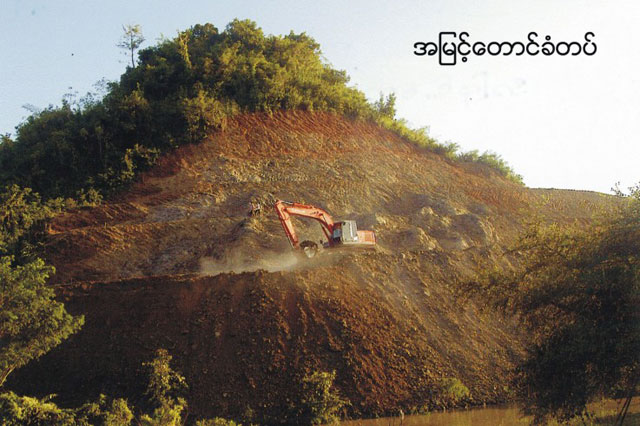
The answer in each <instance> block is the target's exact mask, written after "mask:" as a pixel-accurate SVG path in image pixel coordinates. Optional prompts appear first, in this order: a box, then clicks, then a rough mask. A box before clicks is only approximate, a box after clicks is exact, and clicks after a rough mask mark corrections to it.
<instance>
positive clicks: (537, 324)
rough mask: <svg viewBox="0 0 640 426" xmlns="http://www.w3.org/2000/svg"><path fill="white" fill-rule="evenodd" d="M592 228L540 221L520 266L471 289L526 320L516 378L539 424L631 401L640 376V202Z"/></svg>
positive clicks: (521, 249) (492, 273)
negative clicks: (592, 404)
mask: <svg viewBox="0 0 640 426" xmlns="http://www.w3.org/2000/svg"><path fill="white" fill-rule="evenodd" d="M628 201H629V202H628V204H626V205H625V206H623V207H621V208H619V209H618V210H616V211H614V212H612V213H610V214H609V215H607V216H606V217H604V218H601V219H599V220H597V221H596V223H594V224H593V225H591V226H589V227H587V228H586V229H585V228H584V226H582V227H581V226H578V225H574V226H570V227H561V226H558V225H551V226H543V225H542V224H541V223H540V222H536V223H534V224H533V225H532V226H531V227H530V229H529V230H528V231H527V232H526V233H525V234H524V235H523V236H522V237H521V239H520V241H519V243H518V244H517V245H516V247H515V248H514V252H515V253H518V255H519V256H518V257H519V258H520V259H521V260H522V262H523V263H522V264H521V265H520V267H519V268H517V269H515V270H512V271H507V272H505V271H502V270H498V269H493V268H488V269H486V270H485V271H483V272H482V273H481V274H480V276H479V277H478V279H477V280H475V281H473V282H469V283H466V285H464V286H463V291H464V292H465V293H466V292H469V291H470V292H473V293H475V294H481V295H483V297H485V298H486V299H488V300H489V301H490V302H491V303H492V304H493V305H494V306H495V307H498V308H499V309H501V310H502V311H503V312H505V313H509V314H514V315H517V317H519V318H520V319H521V321H522V323H523V325H524V327H525V329H526V331H527V333H528V341H529V342H530V344H529V347H528V351H527V356H526V359H525V361H524V362H523V363H522V364H521V366H520V368H519V370H518V375H519V378H518V384H519V392H520V395H521V397H522V401H523V404H524V406H525V407H526V408H527V409H528V410H529V411H531V412H533V413H534V414H535V415H536V419H537V420H544V419H545V418H546V417H548V416H555V417H558V418H560V419H563V420H566V419H569V418H571V417H574V416H576V415H580V414H581V413H583V412H584V410H585V406H586V404H587V403H588V402H589V401H591V400H593V399H594V398H596V397H598V396H602V395H606V396H621V395H624V396H627V395H628V394H629V392H630V393H631V394H633V392H634V388H635V385H636V384H637V383H638V381H637V379H638V375H639V374H640V309H639V308H638V307H639V306H640V197H638V192H636V193H635V196H634V197H631V198H630V199H629V200H628Z"/></svg>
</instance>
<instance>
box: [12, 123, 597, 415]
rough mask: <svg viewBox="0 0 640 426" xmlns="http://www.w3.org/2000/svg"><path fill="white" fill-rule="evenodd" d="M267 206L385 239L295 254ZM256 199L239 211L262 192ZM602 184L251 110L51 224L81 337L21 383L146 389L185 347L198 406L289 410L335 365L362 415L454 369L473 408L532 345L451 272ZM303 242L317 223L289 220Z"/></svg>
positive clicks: (424, 395)
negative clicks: (469, 295) (508, 172)
mask: <svg viewBox="0 0 640 426" xmlns="http://www.w3.org/2000/svg"><path fill="white" fill-rule="evenodd" d="M276 199H284V200H290V201H298V202H306V203H309V204H313V205H317V206H321V207H323V208H325V209H326V210H327V211H329V212H330V213H331V214H332V215H333V216H334V217H335V218H341V219H356V220H357V222H358V226H359V227H360V228H362V229H374V230H375V231H376V233H377V237H378V241H379V248H378V250H376V251H374V252H338V253H324V255H323V256H319V257H318V258H315V259H313V260H312V261H309V262H300V261H299V260H298V259H297V258H296V257H295V256H293V255H292V254H291V250H290V248H289V244H288V242H287V240H286V237H285V235H284V232H283V231H282V228H281V226H280V223H279V221H278V219H277V217H276V215H275V212H273V209H272V205H273V202H274V201H275V200H276ZM252 200H253V201H258V202H260V203H261V204H262V206H263V212H262V214H261V215H257V216H251V217H250V216H248V214H247V213H248V210H249V205H250V202H251V201H252ZM605 201H606V200H604V198H603V197H602V196H600V195H599V194H595V193H586V192H568V191H555V190H530V189H526V188H523V187H519V186H517V185H515V184H513V183H511V182H508V181H506V180H504V179H503V178H501V177H500V176H499V175H497V174H496V173H494V172H492V171H491V170H490V169H488V168H485V167H484V166H481V165H479V164H461V163H453V162H448V161H446V160H445V159H443V158H442V157H440V156H438V155H436V154H434V153H432V152H429V151H426V150H422V149H420V148H417V147H415V146H414V145H411V144H409V143H407V142H405V141H403V140H401V139H399V138H398V137H397V136H396V135H394V134H393V133H391V132H389V131H387V130H384V129H382V128H380V127H377V126H375V125H372V124H369V123H366V122H357V121H350V120H348V119H344V118H340V117H337V116H335V115H331V114H326V113H302V112H289V113H276V114H274V115H271V116H270V115H266V114H252V115H241V116H238V117H236V118H234V119H233V120H232V121H231V122H230V123H229V126H228V127H227V129H226V130H225V131H223V132H218V133H216V134H214V135H212V136H210V137H209V138H208V139H207V140H206V141H204V142H203V143H202V144H198V145H193V146H187V147H182V148H180V149H178V150H177V151H175V152H174V153H172V154H170V155H169V156H167V157H165V158H163V159H162V161H161V163H160V164H159V165H158V166H156V167H155V168H154V169H153V170H151V171H150V172H148V173H147V174H146V175H144V176H143V177H142V178H141V179H140V180H139V182H138V183H136V184H135V185H134V186H133V187H132V188H131V189H130V190H129V191H127V192H126V193H125V194H123V195H121V196H120V197H119V198H118V199H117V200H114V201H113V202H110V203H106V204H105V205H103V206H100V207H97V208H93V209H86V210H79V211H76V212H73V213H68V214H65V215H64V216H61V217H59V218H57V219H56V221H55V222H54V223H53V224H52V228H51V235H50V236H49V240H48V243H47V256H48V260H49V261H50V262H51V263H53V264H54V265H55V267H56V269H57V274H56V275H55V277H54V283H55V284H56V285H57V286H58V287H59V294H60V295H61V297H62V298H63V299H64V300H65V302H66V306H67V308H68V310H69V311H70V312H72V313H74V314H79V313H82V314H84V315H85V316H86V325H85V326H84V328H83V330H82V331H81V332H80V333H79V334H78V335H76V336H73V337H72V338H70V339H69V341H67V342H65V343H64V344H62V345H61V346H60V347H59V348H57V349H55V350H54V351H53V352H52V353H50V354H49V355H47V356H46V357H44V358H43V359H42V360H41V361H39V362H36V363H33V364H32V365H30V366H29V367H28V368H26V369H24V370H22V371H19V372H18V373H16V374H15V377H13V379H12V383H11V386H13V387H14V388H18V389H19V390H21V391H24V392H25V393H35V392H36V391H38V392H45V393H54V392H55V393H59V394H60V395H61V396H63V397H64V398H66V399H67V400H69V401H74V402H76V401H84V400H86V399H87V398H88V397H91V396H93V395H97V394H98V393H100V392H102V393H108V394H109V395H112V396H114V397H115V396H128V397H130V398H135V395H139V391H140V386H141V383H144V379H142V376H141V374H142V373H141V363H142V362H143V361H146V360H149V359H150V358H151V357H152V356H153V352H154V350H155V349H156V348H158V347H164V348H166V349H168V350H169V352H170V353H171V354H172V355H173V356H174V360H175V363H176V367H177V369H178V370H180V371H182V372H183V373H184V374H185V376H186V378H187V382H188V383H189V384H190V389H189V397H188V402H189V412H190V413H191V414H190V415H193V416H194V418H197V417H212V416H214V415H217V416H226V417H235V418H243V416H244V414H245V413H246V412H247V409H248V408H250V409H251V411H253V412H254V413H255V416H256V417H255V418H256V419H260V420H263V421H264V420H267V421H275V420H274V419H286V418H287V413H288V410H289V406H290V405H291V401H293V400H295V397H296V393H297V389H298V387H297V385H298V384H300V382H301V379H302V377H303V376H304V375H305V374H307V373H309V372H311V371H316V370H323V371H331V370H336V371H337V378H336V385H337V387H338V388H339V389H340V391H341V393H342V394H343V395H344V396H346V397H348V398H349V400H350V401H351V403H352V405H351V407H350V409H349V410H350V412H351V414H354V415H376V414H383V413H394V412H397V410H398V409H400V408H402V409H404V410H405V412H406V411H408V410H410V409H412V408H414V407H418V406H422V405H424V404H429V403H433V402H434V398H435V396H434V394H433V389H434V384H435V383H437V382H438V381H439V380H440V379H442V378H445V377H456V378H459V379H460V380H461V381H462V382H463V383H464V384H466V385H467V386H468V387H469V389H470V391H471V394H472V398H473V402H474V403H483V402H488V403H490V402H495V401H500V400H504V399H505V398H507V397H508V393H507V387H506V385H507V384H508V381H509V371H510V369H511V368H512V366H513V365H514V362H515V360H516V359H517V357H518V354H519V353H520V351H521V344H520V340H519V339H520V338H519V337H518V336H517V335H516V334H515V333H514V331H513V329H512V327H511V325H510V324H509V323H505V322H504V321H503V320H501V319H500V318H497V317H492V316H491V315H490V314H483V315H480V314H479V313H478V311H477V309H476V307H474V306H473V305H469V306H462V307H461V306H459V304H458V303H457V302H456V301H455V300H454V299H453V297H452V294H451V286H452V284H453V283H454V282H455V281H456V280H458V279H463V278H464V277H468V276H471V274H472V273H473V271H474V269H475V267H476V265H477V264H478V262H479V260H480V259H485V258H493V259H495V261H496V262H499V263H502V264H507V263H508V262H509V259H507V258H505V257H503V256H502V254H503V251H504V249H505V248H506V247H507V246H508V245H509V243H511V242H513V240H514V238H515V237H516V235H517V233H518V231H519V230H520V229H521V224H520V223H521V220H522V218H523V217H525V216H526V215H528V214H530V213H531V212H533V211H538V212H543V213H546V214H548V215H549V217H551V218H552V219H553V220H558V221H572V220H575V219H579V220H584V219H588V218H589V217H590V215H591V213H592V212H593V211H594V210H595V209H597V208H598V207H599V206H600V205H602V204H603V203H604V202H605ZM295 223H296V226H297V227H298V228H299V230H300V233H301V234H302V236H303V239H304V238H307V239H313V240H318V239H319V238H320V237H321V235H322V234H321V232H320V228H319V225H318V224H317V223H308V222H305V221H304V220H296V222H295Z"/></svg>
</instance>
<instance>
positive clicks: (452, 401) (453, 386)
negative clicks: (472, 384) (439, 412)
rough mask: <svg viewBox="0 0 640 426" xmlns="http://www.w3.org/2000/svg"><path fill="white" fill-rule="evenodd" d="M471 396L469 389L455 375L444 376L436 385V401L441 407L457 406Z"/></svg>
mask: <svg viewBox="0 0 640 426" xmlns="http://www.w3.org/2000/svg"><path fill="white" fill-rule="evenodd" d="M470 397H471V393H470V392H469V389H468V388H467V387H466V386H465V385H464V384H463V383H462V382H461V381H460V379H457V378H455V377H453V378H444V379H442V380H440V382H439V383H438V384H437V386H436V396H435V402H436V404H437V405H439V406H440V407H441V408H448V407H455V406H456V405H458V404H459V403H460V402H461V401H463V400H468V399H469V398H470Z"/></svg>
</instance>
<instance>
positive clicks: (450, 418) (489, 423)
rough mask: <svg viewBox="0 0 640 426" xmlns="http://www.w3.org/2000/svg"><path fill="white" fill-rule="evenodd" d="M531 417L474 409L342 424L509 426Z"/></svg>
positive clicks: (512, 411) (504, 409) (510, 408)
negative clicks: (402, 418)
mask: <svg viewBox="0 0 640 426" xmlns="http://www.w3.org/2000/svg"><path fill="white" fill-rule="evenodd" d="M530 422H531V417H522V414H521V413H520V410H519V409H518V407H515V406H507V407H488V408H473V409H470V410H455V411H445V412H434V413H430V414H425V415H416V416H405V417H404V420H401V419H400V418H399V417H387V418H381V419H367V420H353V421H346V422H341V423H340V424H341V425H343V426H400V425H402V426H507V425H527V424H529V423H530Z"/></svg>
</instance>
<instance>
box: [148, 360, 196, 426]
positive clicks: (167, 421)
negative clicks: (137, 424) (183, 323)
mask: <svg viewBox="0 0 640 426" xmlns="http://www.w3.org/2000/svg"><path fill="white" fill-rule="evenodd" d="M171 359H172V357H171V355H169V352H167V350H166V349H158V350H157V351H156V357H155V358H154V359H153V361H151V362H148V363H145V364H144V365H145V366H146V367H147V368H148V369H149V384H148V386H147V396H148V397H149V398H150V399H151V401H152V402H153V403H154V404H155V405H156V408H155V410H154V411H153V413H152V414H151V415H147V414H145V415H143V416H142V417H141V419H140V421H141V424H142V425H145V426H155V425H157V426H173V425H176V426H177V425H180V424H182V411H183V410H184V409H185V408H186V406H187V402H186V401H185V399H184V398H183V397H182V396H181V395H182V393H183V392H184V391H185V390H186V389H187V382H186V380H185V378H184V377H183V376H182V375H181V374H179V373H178V372H176V371H175V370H173V369H172V368H171Z"/></svg>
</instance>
